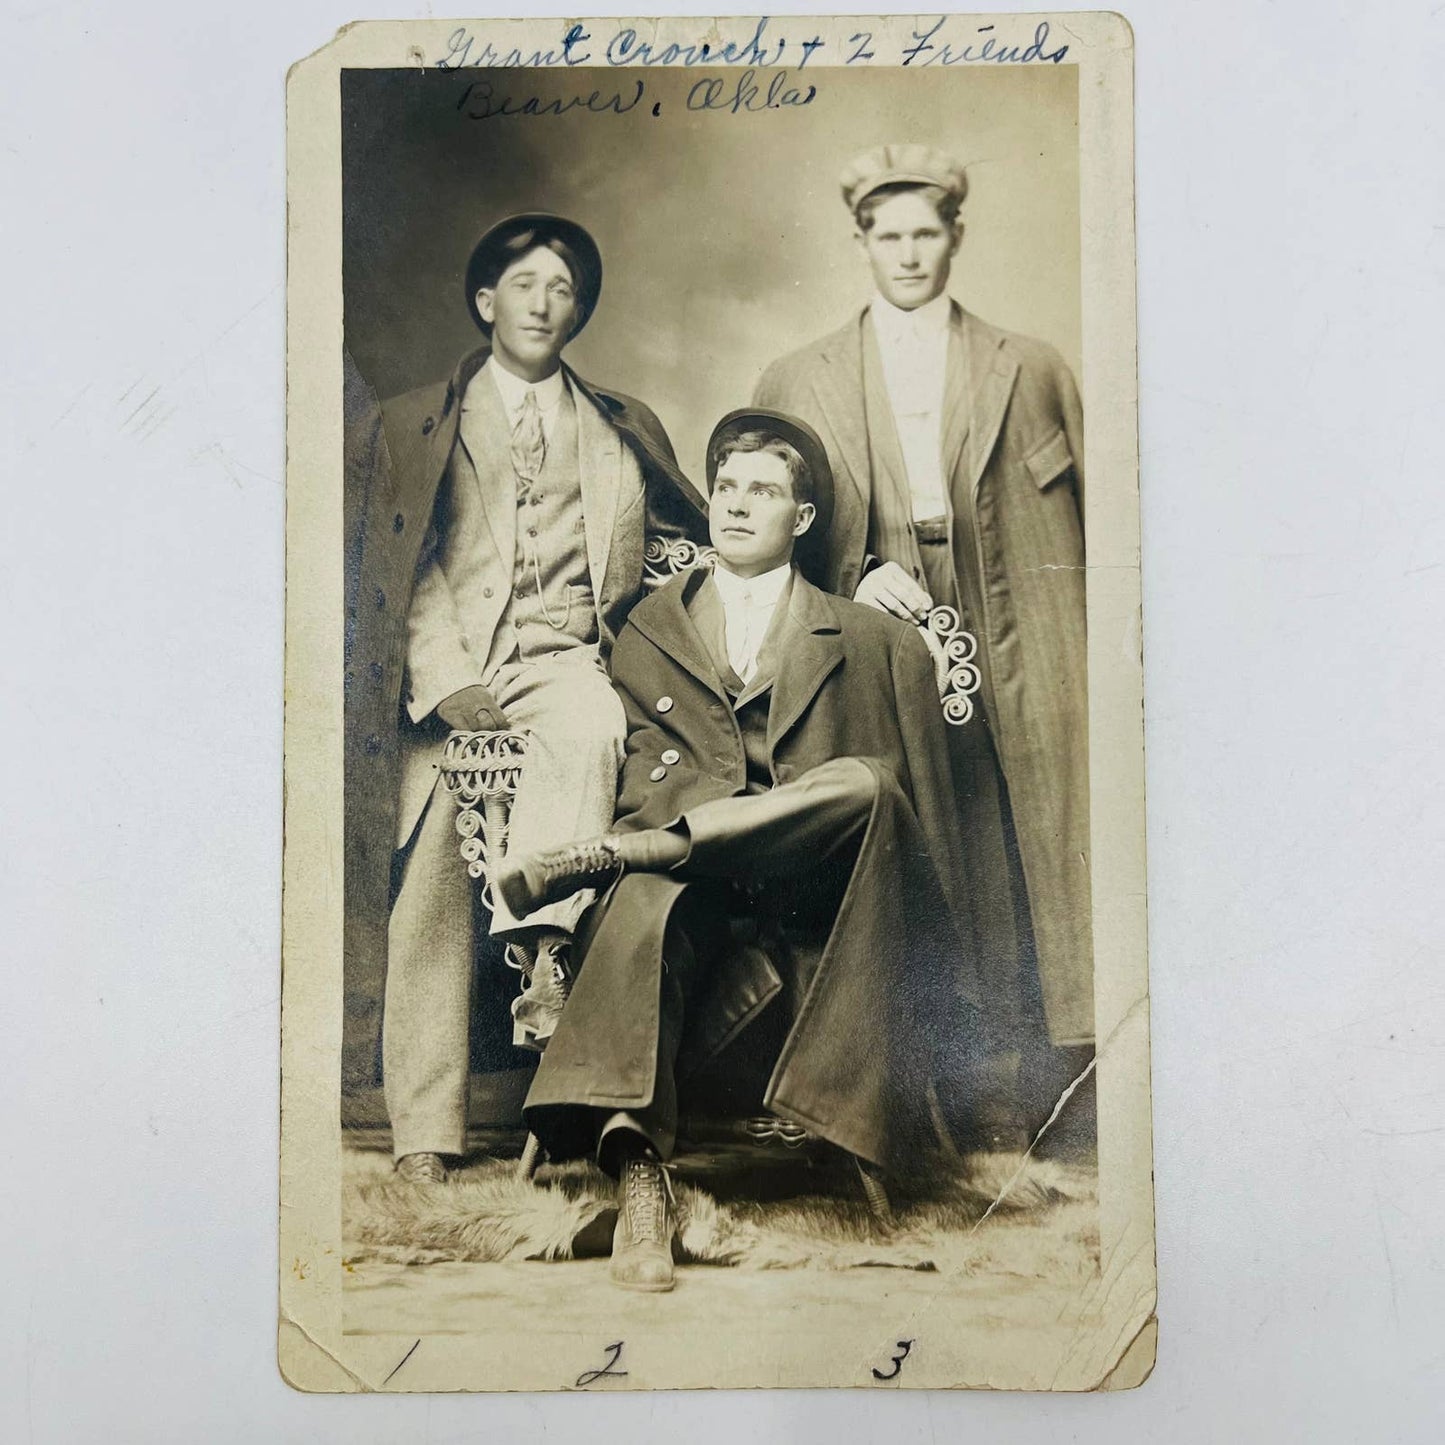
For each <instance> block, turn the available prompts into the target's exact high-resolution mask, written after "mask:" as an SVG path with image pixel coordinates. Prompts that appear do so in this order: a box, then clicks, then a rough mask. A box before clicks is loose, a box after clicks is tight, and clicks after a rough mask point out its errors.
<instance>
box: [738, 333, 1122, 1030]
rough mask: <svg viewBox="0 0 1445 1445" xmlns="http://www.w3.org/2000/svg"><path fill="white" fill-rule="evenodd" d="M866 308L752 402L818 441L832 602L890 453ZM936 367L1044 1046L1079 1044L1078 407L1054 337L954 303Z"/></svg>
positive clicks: (963, 573)
mask: <svg viewBox="0 0 1445 1445" xmlns="http://www.w3.org/2000/svg"><path fill="white" fill-rule="evenodd" d="M867 314H868V313H867V311H866V309H865V310H864V311H862V312H860V313H859V314H857V315H855V316H854V317H852V318H851V319H850V320H849V321H848V322H847V324H846V325H844V326H843V327H841V328H840V329H839V330H838V331H835V332H833V333H832V334H831V335H828V336H825V337H823V338H822V339H821V340H819V341H817V342H814V343H812V344H811V345H809V346H806V347H803V348H802V349H801V350H799V351H797V352H794V353H792V354H791V355H789V356H786V357H784V358H782V359H781V360H779V361H777V362H775V363H773V365H772V366H770V367H769V368H768V369H767V371H766V372H765V373H764V375H763V377H762V379H761V381H760V382H759V384H758V387H757V390H756V394H755V397H754V400H755V401H756V402H757V404H758V405H760V406H767V407H772V408H776V409H777V410H780V411H785V412H788V413H790V414H792V415H794V416H798V417H801V418H803V419H804V420H805V421H807V422H808V423H809V424H810V425H811V426H812V427H813V428H814V429H815V430H816V431H817V432H818V434H819V436H820V437H821V438H822V440H823V442H824V445H825V446H826V448H827V451H828V459H829V461H830V463H831V464H832V468H833V476H834V486H835V492H836V496H835V504H834V517H833V525H832V527H831V528H830V529H829V535H828V539H827V559H826V563H825V565H824V569H823V576H824V585H825V586H827V587H828V588H829V590H831V591H836V592H839V593H841V594H842V595H843V596H846V597H851V596H853V594H854V593H855V591H856V590H857V587H858V583H859V581H860V580H861V578H862V577H863V575H864V573H865V571H866V570H867V568H868V567H869V566H870V565H871V563H872V561H873V560H874V559H873V558H872V557H871V556H870V551H869V525H870V507H871V505H872V501H873V487H874V485H875V479H874V465H875V463H874V458H875V457H877V456H879V455H880V454H881V455H884V456H886V455H887V453H888V448H887V447H886V446H880V438H879V437H878V436H876V435H875V436H872V437H870V435H869V427H870V421H869V418H870V417H879V418H891V410H890V406H889V402H888V398H887V397H886V395H885V396H878V395H873V396H871V397H870V396H869V395H868V393H867V386H866V381H865V374H866V372H867V370H868V368H867V366H866V364H865V362H866V353H865V346H866V344H867V342H868V339H869V337H868V321H867ZM948 368H949V385H948V386H947V388H946V391H945V398H944V415H943V427H942V432H943V476H944V479H945V483H946V486H947V501H948V506H949V522H950V529H951V531H950V536H951V542H952V550H953V556H954V570H955V572H956V575H957V578H958V583H959V587H960V591H961V597H962V601H963V604H964V608H965V611H966V612H967V614H968V616H969V619H970V621H971V622H972V624H973V626H974V627H975V629H976V630H977V632H978V641H979V649H980V659H979V661H980V666H981V670H982V672H983V687H982V694H983V701H984V706H985V709H986V712H987V717H988V721H989V726H990V728H991V730H992V733H993V737H994V744H995V747H996V749H997V751H998V756H999V761H1000V764H1001V766H1002V769H1003V773H1004V776H1005V778H1006V780H1007V783H1008V788H1009V794H1010V799H1011V803H1012V808H1013V815H1014V824H1015V828H1016V830H1017V834H1018V843H1019V852H1020V855H1021V858H1022V863H1023V870H1024V876H1025V879H1026V881H1027V886H1028V894H1029V905H1030V910H1031V914H1032V920H1033V928H1034V935H1035V939H1036V942H1037V948H1038V960H1039V982H1040V988H1041V992H1042V996H1043V1002H1044V1009H1045V1014H1046V1017H1047V1021H1048V1027H1049V1033H1050V1036H1051V1038H1052V1039H1053V1041H1054V1042H1055V1043H1057V1044H1073V1043H1084V1042H1088V1041H1089V1040H1091V1039H1092V1037H1093V1029H1094V1012H1093V930H1092V908H1091V902H1090V887H1089V861H1088V860H1089V781H1088V779H1089V771H1088V680H1087V673H1086V633H1085V572H1084V520H1083V499H1084V447H1083V413H1082V408H1081V406H1080V402H1079V396H1078V391H1077V389H1076V387H1075V385H1074V380H1073V377H1072V376H1071V375H1070V373H1069V370H1068V368H1067V366H1065V364H1064V362H1063V360H1062V358H1061V357H1060V356H1059V355H1058V353H1057V352H1056V351H1055V350H1054V349H1053V348H1052V347H1050V346H1048V345H1046V344H1045V343H1044V342H1041V341H1037V340H1034V339H1032V338H1030V337H1025V336H1018V335H1015V334H1013V333H1011V332H1007V331H1002V330H1000V329H999V328H997V327H994V326H990V325H989V324H988V323H987V322H984V321H981V320H979V318H978V317H976V316H973V315H971V314H970V313H968V312H966V311H964V310H963V309H962V308H961V307H959V306H957V305H955V306H954V308H953V317H952V325H951V333H950V340H949V361H948ZM889 424H890V425H891V422H890V423H889ZM894 450H895V451H896V440H894ZM897 465H900V466H901V459H900V460H899V461H898V462H897ZM885 560H897V561H900V562H902V564H903V565H904V566H905V567H907V565H908V562H909V560H910V559H908V558H889V559H885ZM912 560H914V561H915V563H916V557H915V558H914V559H912ZM915 575H917V576H919V577H921V576H922V572H921V570H916V571H915Z"/></svg>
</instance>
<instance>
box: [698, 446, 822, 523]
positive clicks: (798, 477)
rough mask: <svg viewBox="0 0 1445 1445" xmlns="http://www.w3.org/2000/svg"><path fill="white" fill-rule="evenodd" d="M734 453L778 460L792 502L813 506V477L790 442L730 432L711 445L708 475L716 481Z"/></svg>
mask: <svg viewBox="0 0 1445 1445" xmlns="http://www.w3.org/2000/svg"><path fill="white" fill-rule="evenodd" d="M734 452H766V453H767V454H768V455H769V456H774V457H781V458H782V459H783V461H784V463H786V465H787V468H788V482H789V484H790V485H791V487H792V489H793V500H794V501H795V502H797V503H798V504H799V505H800V506H801V505H802V504H803V503H804V502H808V503H811V504H812V505H813V506H817V490H816V488H815V487H814V486H813V474H812V472H810V471H809V470H808V464H807V462H805V461H804V460H803V454H802V453H801V452H800V451H799V450H798V449H797V447H795V446H794V445H793V444H792V442H790V441H787V440H786V439H785V438H783V437H780V436H779V435H778V434H777V432H772V431H764V430H761V429H758V430H754V431H732V432H724V433H723V435H722V436H720V437H719V438H718V439H717V440H716V441H715V442H714V443H713V445H712V456H711V457H710V458H709V460H710V461H711V462H712V473H713V476H714V477H716V476H717V474H718V471H719V469H720V468H721V467H722V464H723V463H724V462H725V461H727V459H728V458H729V457H730V456H732V455H733V453H734Z"/></svg>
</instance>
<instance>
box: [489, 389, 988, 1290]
mask: <svg viewBox="0 0 1445 1445" xmlns="http://www.w3.org/2000/svg"><path fill="white" fill-rule="evenodd" d="M708 475H709V479H710V481H711V483H712V492H711V536H712V541H713V545H714V546H715V547H716V549H717V553H718V560H717V566H716V570H715V572H714V573H713V574H712V575H709V574H708V573H707V572H706V571H701V570H699V571H694V572H692V573H691V574H688V575H684V576H682V577H679V578H677V579H676V580H674V581H672V582H670V583H668V584H667V585H666V586H665V587H663V588H661V589H660V590H659V591H658V592H656V593H654V594H653V595H652V596H651V597H649V598H647V599H646V601H644V602H642V603H640V604H639V605H638V606H637V608H636V609H635V610H634V611H633V613H632V616H631V618H630V619H629V621H628V624H627V627H626V628H625V629H624V631H623V634H622V636H621V637H620V638H619V639H618V642H617V647H616V649H615V651H614V652H613V685H614V686H615V687H616V688H617V690H618V693H619V695H620V696H621V698H622V701H623V704H624V706H625V708H626V712H627V722H628V734H627V761H626V763H625V764H624V767H623V772H622V779H621V790H620V796H619V800H618V819H617V824H616V830H615V832H613V833H611V834H609V835H604V836H602V837H599V838H595V839H590V840H586V841H584V842H581V843H578V844H576V845H573V846H571V847H567V848H562V849H559V850H554V851H552V852H550V853H549V852H542V853H534V854H522V853H518V852H509V853H508V855H507V859H506V862H505V864H504V866H503V869H502V871H501V874H500V876H499V878H498V880H497V887H498V891H499V892H501V893H502V894H503V896H504V897H508V898H509V899H510V900H511V901H512V904H513V906H514V907H519V908H521V907H527V908H530V907H537V906H541V905H544V904H546V903H548V902H551V901H554V900H556V899H558V898H564V897H570V896H574V895H575V891H576V890H577V889H579V888H583V887H589V886H596V885H599V884H604V883H610V882H613V881H614V880H616V878H617V875H618V874H619V873H622V874H623V876H622V877H621V880H620V882H617V885H616V887H615V888H614V889H613V890H612V891H611V892H610V893H609V894H608V895H607V897H606V899H605V900H604V901H603V902H602V903H600V904H599V905H598V907H597V908H596V909H595V910H594V912H593V914H592V915H591V916H590V917H589V919H588V921H587V923H586V924H585V925H584V935H585V936H586V940H587V941H586V944H585V952H584V963H583V966H582V968H581V971H580V974H579V976H578V981H577V985H576V988H575V990H574V991H573V994H572V997H571V999H570V1001H569V1002H568V1005H567V1009H566V1012H565V1013H564V1014H563V1015H562V1019H561V1021H560V1023H559V1025H558V1028H557V1033H556V1036H555V1038H554V1039H553V1040H552V1043H551V1045H550V1046H549V1048H548V1050H547V1052H546V1054H544V1055H543V1058H542V1062H541V1065H540V1067H539V1068H538V1071H537V1077H536V1079H535V1080H534V1082H533V1085H532V1090H531V1092H530V1094H529V1095H528V1097H527V1107H526V1117H527V1122H528V1124H529V1125H530V1126H531V1128H532V1130H533V1131H534V1133H535V1134H536V1135H537V1137H538V1138H539V1139H540V1140H541V1141H542V1143H543V1144H544V1145H545V1147H546V1148H547V1151H548V1153H549V1154H550V1155H551V1156H552V1157H553V1158H554V1159H558V1158H567V1157H570V1156H573V1155H577V1154H587V1153H594V1152H595V1155H596V1158H597V1160H598V1162H599V1164H600V1165H601V1166H602V1168H603V1169H604V1170H607V1171H608V1172H609V1173H611V1174H613V1175H615V1176H617V1177H618V1178H619V1180H620V1187H619V1215H618V1223H617V1229H616V1233H615V1235H614V1240H613V1255H612V1277H613V1279H614V1280H615V1281H616V1282H617V1283H618V1284H620V1285H623V1286H624V1287H627V1288H633V1289H644V1290H647V1289H652V1290H660V1289H670V1288H671V1287H672V1283H673V1269H672V1257H671V1249H670V1244H671V1238H672V1220H671V1211H670V1206H669V1200H668V1195H667V1187H666V1183H665V1179H664V1175H663V1171H662V1167H661V1166H662V1162H663V1161H664V1160H665V1159H666V1158H667V1157H668V1156H669V1155H670V1154H671V1152H672V1149H673V1146H674V1143H675V1137H676V1128H677V1120H678V1111H679V1091H680V1089H682V1090H686V1089H687V1087H688V1085H689V1081H690V1080H691V1079H694V1078H697V1077H700V1076H701V1075H702V1073H703V1072H704V1071H705V1070H706V1068H707V1066H708V1065H709V1064H712V1065H713V1066H714V1067H716V1068H721V1067H722V1061H723V1060H724V1059H728V1060H730V1061H731V1063H732V1069H731V1070H730V1071H725V1072H727V1075H728V1081H729V1082H730V1083H731V1084H732V1085H733V1087H734V1089H735V1090H736V1091H737V1092H736V1093H734V1095H733V1097H734V1098H736V1099H737V1101H738V1102H739V1103H740V1104H741V1105H742V1107H743V1108H745V1109H746V1108H747V1107H748V1106H750V1105H751V1106H752V1107H754V1108H756V1106H757V1104H758V1103H761V1104H762V1105H763V1106H764V1107H766V1108H767V1109H769V1110H771V1111H772V1112H773V1113H775V1114H778V1115H781V1116H782V1117H783V1118H785V1119H788V1120H791V1121H792V1122H794V1123H796V1124H799V1125H801V1126H803V1127H804V1128H806V1129H808V1130H809V1131H811V1132H813V1133H814V1134H816V1135H818V1136H820V1137H822V1138H824V1139H826V1140H828V1141H829V1142H830V1143H833V1144H835V1145H837V1146H838V1147H839V1148H841V1149H844V1150H846V1151H848V1152H849V1153H851V1154H853V1155H854V1156H855V1157H856V1158H858V1159H859V1160H861V1161H863V1164H864V1178H865V1181H867V1182H868V1183H869V1184H870V1185H871V1190H870V1193H871V1195H872V1197H873V1199H874V1200H875V1201H877V1200H878V1198H879V1195H880V1192H881V1181H880V1180H879V1179H878V1177H877V1175H876V1173H875V1172H874V1171H875V1170H877V1169H886V1170H894V1171H908V1170H910V1169H914V1170H916V1169H917V1166H918V1163H919V1152H920V1149H921V1147H922V1146H923V1145H924V1144H925V1143H926V1142H927V1141H928V1139H929V1137H930V1129H931V1127H932V1126H931V1116H930V1112H929V1100H930V1097H931V1095H930V1090H931V1085H932V1081H933V1077H934V1075H935V1072H936V1069H937V1066H938V1053H939V1044H940V1042H941V1036H940V1032H939V1029H938V1027H937V1020H938V1018H939V1015H940V1012H941V1002H942V1000H943V999H945V998H946V997H948V996H950V995H952V994H953V993H954V991H955V990H956V989H959V988H960V986H961V985H962V986H963V988H964V989H965V991H966V996H967V997H968V998H969V999H970V1000H971V1001H972V1002H974V1003H976V1002H977V992H976V990H974V989H972V988H969V987H968V982H969V981H970V980H971V979H972V976H973V975H972V954H971V950H970V948H969V946H968V944H967V943H966V942H965V937H964V935H965V934H967V933H969V931H970V930H969V929H968V926H967V923H966V921H963V920H960V919H959V917H958V915H957V913H956V911H955V907H954V904H953V901H952V900H951V899H950V895H949V893H948V890H947V889H946V887H945V885H944V881H943V880H944V879H945V878H954V877H957V876H958V873H959V858H960V854H961V853H962V851H963V850H964V849H965V848H966V846H967V840H966V839H964V838H961V837H960V835H959V830H958V820H957V817H956V815H955V812H954V809H953V807H952V806H951V804H952V799H951V796H950V794H951V791H952V789H951V784H950V780H949V773H948V752H947V746H946V743H945V741H944V723H943V714H942V709H941V707H940V704H939V698H938V688H937V684H936V679H935V675H934V670H933V663H932V659H931V658H930V655H929V652H928V649H927V647H926V646H925V644H924V642H923V640H922V638H921V637H920V636H919V634H918V631H917V629H916V628H914V627H911V626H907V625H905V624H903V623H901V622H898V621H896V620H895V619H893V618H891V617H887V616H884V615H882V614H880V613H879V612H877V611H875V610H874V609H872V608H867V607H861V606H859V605H858V604H857V603H854V602H850V601H847V600H846V599H843V598H839V597H831V596H829V595H828V594H826V593H824V592H823V591H821V590H820V589H818V588H817V587H815V586H813V585H812V584H811V583H810V582H809V581H808V580H807V578H806V577H805V576H803V575H802V573H801V572H800V570H799V569H798V567H796V566H795V565H794V544H795V542H800V541H801V542H807V541H808V540H809V539H810V536H816V537H818V538H821V536H822V534H823V533H825V532H826V530H827V526H828V518H829V514H830V512H831V510H832V509H831V505H830V502H831V490H832V489H831V484H830V478H829V475H828V463H827V457H826V454H825V453H824V450H823V447H822V444H821V442H820V441H819V440H818V438H817V437H816V435H815V434H814V433H812V432H811V430H810V429H809V428H807V427H806V426H804V425H801V424H800V423H799V422H797V420H796V419H794V418H790V417H785V416H781V415H779V414H777V413H772V412H763V411H759V410H749V411H746V412H735V413H732V414H730V415H729V416H726V417H724V418H723V420H722V421H721V422H720V423H719V424H718V427H717V428H716V430H715V431H714V433H713V438H712V441H711V443H710V445H709V455H708ZM815 529H816V531H815ZM807 556H808V554H807V552H804V560H805V561H806V560H807ZM956 1042H957V1040H949V1044H950V1045H952V1044H953V1043H956ZM745 1060H746V1062H748V1063H753V1064H755V1065H760V1067H758V1068H757V1069H756V1072H755V1075H754V1080H753V1082H754V1083H755V1085H756V1093H755V1094H753V1095H752V1096H751V1097H749V1095H748V1094H747V1092H746V1091H745V1085H744V1083H743V1078H744V1077H745V1076H746V1074H747V1072H748V1070H747V1068H746V1066H745V1062H744V1061H745Z"/></svg>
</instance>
